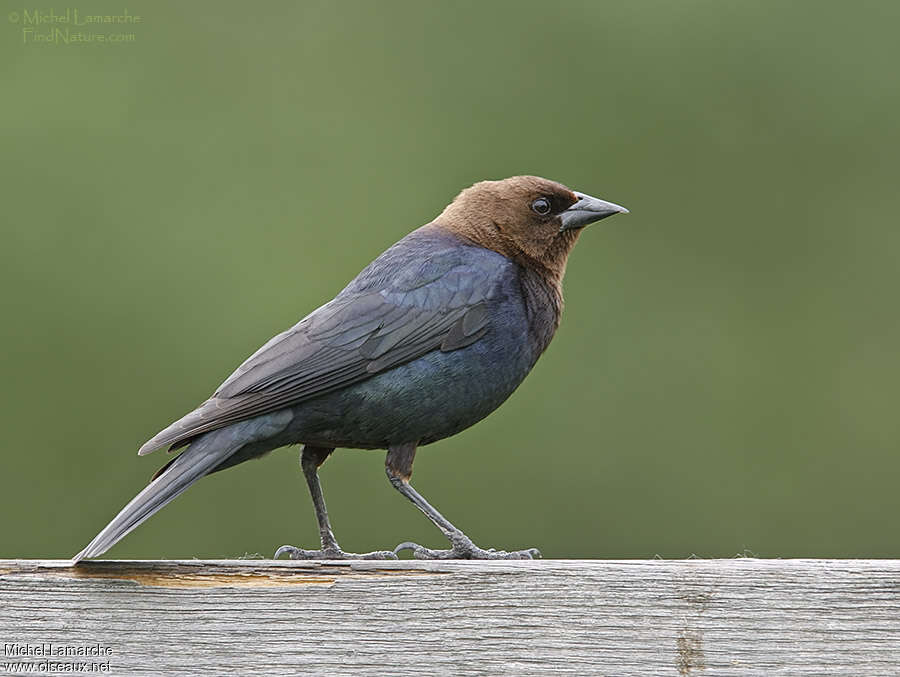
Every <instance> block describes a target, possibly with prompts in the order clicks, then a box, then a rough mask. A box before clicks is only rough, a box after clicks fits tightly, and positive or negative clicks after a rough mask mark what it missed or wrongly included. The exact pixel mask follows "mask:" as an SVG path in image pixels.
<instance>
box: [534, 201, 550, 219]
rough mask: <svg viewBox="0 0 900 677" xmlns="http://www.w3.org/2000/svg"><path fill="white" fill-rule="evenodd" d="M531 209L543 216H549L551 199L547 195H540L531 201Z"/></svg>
mask: <svg viewBox="0 0 900 677" xmlns="http://www.w3.org/2000/svg"><path fill="white" fill-rule="evenodd" d="M531 211H533V212H534V213H535V214H540V215H541V216H547V214H549V213H550V200H548V199H547V198H545V197H539V198H538V199H537V200H535V201H534V202H532V203H531Z"/></svg>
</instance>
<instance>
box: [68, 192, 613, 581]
mask: <svg viewBox="0 0 900 677" xmlns="http://www.w3.org/2000/svg"><path fill="white" fill-rule="evenodd" d="M627 213H628V210H627V209H626V208H625V207H622V206H620V205H617V204H615V203H612V202H607V201H605V200H601V199H599V198H595V197H591V196H590V195H587V194H585V193H581V192H578V191H575V190H571V189H569V188H568V187H566V186H565V185H563V184H561V183H558V182H556V181H552V180H549V179H545V178H541V177H538V176H514V177H511V178H507V179H502V180H489V181H480V182H478V183H475V184H474V185H472V186H470V187H468V188H466V189H464V190H462V191H461V192H460V193H459V194H458V195H457V196H456V197H455V198H454V199H453V201H452V202H451V203H450V204H449V205H448V206H447V207H446V208H445V209H444V210H443V211H442V212H441V213H440V214H439V215H438V216H437V217H436V218H435V219H434V220H433V221H431V222H430V223H428V224H426V225H424V226H422V227H420V228H418V229H416V230H414V231H412V232H411V233H409V234H408V235H407V236H405V237H404V238H402V239H401V240H400V241H398V242H397V243H396V244H394V245H393V246H391V247H390V248H388V249H387V250H386V251H385V252H384V253H382V254H381V255H380V256H378V257H377V258H376V259H375V260H373V261H372V262H371V263H370V264H369V265H368V266H366V267H365V268H364V269H363V270H362V271H361V272H360V273H359V275H357V276H356V277H355V278H354V279H353V280H352V281H351V282H350V283H349V284H348V285H347V286H346V287H345V288H344V289H343V290H342V291H341V292H340V293H338V294H337V296H335V297H334V298H333V299H332V300H331V301H329V302H327V303H325V304H324V305H322V306H320V307H319V308H317V309H316V310H314V311H312V312H311V313H309V314H308V315H307V316H306V317H304V318H303V319H301V320H300V321H299V322H298V323H297V324H295V325H294V326H293V327H291V328H290V329H288V330H286V331H284V332H282V333H280V334H277V335H276V336H274V337H273V338H271V339H270V340H269V341H268V342H266V343H265V344H264V345H263V346H262V347H261V348H260V349H259V350H257V351H256V352H255V353H253V354H252V355H251V356H250V357H249V358H247V359H246V360H245V361H244V362H243V363H242V364H241V365H240V366H239V367H238V368H237V369H236V370H235V371H234V372H233V373H232V374H231V375H230V376H229V377H228V378H227V379H225V381H224V382H223V383H222V384H221V385H220V386H219V387H218V388H217V389H216V391H215V392H214V393H213V395H212V396H211V397H210V398H209V399H207V400H206V401H205V402H203V403H202V404H200V406H198V407H197V408H196V409H194V410H193V411H191V412H189V413H188V414H186V415H185V416H183V417H182V418H180V419H178V420H177V421H175V422H174V423H172V424H171V425H169V426H168V427H166V428H165V429H163V430H162V431H160V432H159V433H158V434H156V435H155V436H154V437H152V438H151V439H150V440H148V441H147V442H146V443H144V444H143V446H141V447H140V450H139V451H138V454H139V455H145V454H148V453H150V452H153V451H155V450H157V449H160V448H163V447H168V448H169V451H170V452H171V451H178V450H181V453H180V454H178V455H177V456H175V457H174V458H173V459H172V460H170V461H169V462H168V463H166V464H165V465H164V466H163V467H162V468H160V470H159V471H158V472H157V473H156V474H155V475H154V476H153V478H152V479H151V481H150V483H149V484H148V485H147V486H146V487H145V488H144V489H143V490H142V491H141V492H140V493H139V494H138V495H137V496H135V497H134V498H133V499H132V500H131V501H130V502H129V503H128V504H127V505H126V506H125V507H124V508H122V510H121V511H120V512H119V513H118V514H117V515H116V516H115V517H114V518H113V519H112V521H111V522H110V523H109V524H108V525H107V526H106V527H105V528H104V529H103V530H102V531H100V533H99V534H97V536H96V537H95V538H94V539H93V540H92V541H91V542H90V543H89V544H88V545H87V546H86V547H85V548H84V549H83V550H82V551H81V552H79V553H78V554H77V555H75V556H74V557H73V558H72V563H73V564H77V563H78V562H80V561H81V560H83V559H87V558H92V557H97V556H99V555H102V554H103V553H105V552H106V551H107V550H109V549H110V548H111V547H112V546H113V545H114V544H116V543H117V542H118V541H119V540H121V539H122V538H123V537H124V536H125V535H127V534H128V533H130V532H131V531H132V530H133V529H135V528H136V527H137V526H138V525H140V524H141V523H143V522H144V521H145V520H147V519H148V518H149V517H151V516H152V515H153V514H155V513H156V512H157V511H158V510H160V509H161V508H162V507H164V506H165V505H167V504H168V503H169V502H170V501H172V500H173V499H175V498H176V497H177V496H179V495H180V494H181V493H182V492H184V491H185V490H186V489H188V487H190V486H191V485H192V484H194V482H196V481H197V480H199V479H200V478H202V477H204V476H206V475H209V474H211V473H215V472H218V471H220V470H224V469H226V468H230V467H232V466H234V465H237V464H239V463H243V462H244V461H247V460H250V459H254V458H259V457H261V456H264V455H265V454H267V453H268V452H270V451H272V450H274V449H277V448H279V447H283V446H289V445H294V444H299V445H302V446H301V451H300V466H301V470H302V473H303V475H304V478H305V480H306V484H307V486H308V489H309V493H310V496H311V498H312V503H313V508H314V510H315V515H316V520H317V522H318V527H319V537H320V547H319V548H318V549H310V550H307V549H303V548H300V547H296V546H293V545H284V546H281V547H280V548H278V549H277V551H276V552H275V555H274V558H276V559H277V558H279V557H281V556H283V555H288V556H289V557H290V558H291V559H323V560H324V559H328V560H331V559H396V558H397V557H398V555H399V554H400V553H402V552H404V551H409V552H410V553H411V554H412V556H413V557H416V558H419V559H531V558H534V557H539V556H540V551H539V550H538V549H537V548H525V549H522V550H513V551H505V550H495V549H493V548H487V549H485V548H481V547H479V546H477V545H476V544H475V543H474V542H473V541H472V539H470V538H469V537H468V536H466V535H465V533H464V532H463V531H461V530H460V529H458V528H457V527H456V526H454V525H453V524H452V523H451V522H450V521H449V520H448V519H446V518H445V517H444V516H443V515H442V514H441V513H440V512H438V510H437V509H436V508H434V507H433V506H432V505H431V504H430V503H429V502H428V501H427V500H426V499H425V498H424V497H423V496H422V495H421V494H419V493H418V492H417V491H416V490H415V489H414V488H413V486H412V484H411V483H410V478H411V477H412V467H413V460H414V458H415V454H416V450H417V448H418V447H421V446H424V445H427V444H430V443H432V442H435V441H437V440H441V439H444V438H447V437H450V436H452V435H455V434H456V433H459V432H460V431H462V430H464V429H466V428H468V427H470V426H472V425H474V424H475V423H477V422H478V421H480V420H482V419H483V418H485V417H486V416H487V415H488V414H490V413H491V412H493V411H494V410H495V409H496V408H497V407H499V406H500V405H501V404H502V403H503V402H504V401H505V400H506V399H507V398H508V397H509V396H510V395H511V394H512V393H513V391H514V390H515V389H516V388H517V387H518V386H519V384H520V383H522V381H523V379H524V378H525V376H526V375H527V374H528V373H529V372H530V371H531V369H532V367H533V366H534V365H535V363H536V362H537V360H538V358H539V357H540V356H541V354H542V353H543V352H544V351H545V350H546V348H547V346H548V345H549V343H550V341H551V339H552V338H553V336H554V334H555V333H556V330H557V328H558V327H559V323H560V314H561V312H562V308H563V296H562V280H563V275H564V273H565V269H566V262H567V259H568V256H569V253H570V252H571V251H572V248H573V247H574V245H575V243H576V241H577V240H578V238H579V235H580V234H581V233H582V230H583V229H584V227H585V226H587V225H588V224H591V223H594V222H596V221H599V220H601V219H604V218H607V217H609V216H613V215H614V214H627ZM336 448H353V449H380V450H386V451H387V454H386V457H385V472H386V474H387V477H388V479H389V480H390V483H391V484H392V485H393V487H394V488H395V489H397V491H399V492H400V493H401V494H402V495H403V496H405V497H406V498H407V499H409V501H411V502H412V503H413V505H415V506H416V507H417V508H418V509H419V510H421V511H422V512H423V513H424V514H425V516H426V517H427V518H428V519H429V520H431V522H432V523H433V524H434V525H435V526H436V527H437V528H438V529H439V530H440V531H441V532H442V533H443V535H444V536H445V537H446V539H447V541H448V542H449V546H450V547H449V548H447V549H431V548H427V547H425V546H422V545H420V544H418V543H413V542H410V541H404V542H402V543H400V544H399V545H398V546H396V547H395V548H394V549H393V550H378V551H373V552H367V553H353V552H345V551H344V550H342V549H341V547H340V545H339V544H338V541H337V539H336V538H335V536H334V532H333V530H332V528H331V523H330V521H329V518H328V511H327V509H326V505H325V499H324V496H323V493H322V487H321V483H320V480H319V467H320V466H321V465H322V464H323V463H324V462H325V460H326V459H327V458H328V457H329V456H330V455H331V454H332V452H333V451H334V450H335V449H336Z"/></svg>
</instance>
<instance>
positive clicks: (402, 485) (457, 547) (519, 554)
mask: <svg viewBox="0 0 900 677" xmlns="http://www.w3.org/2000/svg"><path fill="white" fill-rule="evenodd" d="M415 456H416V445H415V444H402V445H397V446H392V447H390V448H389V449H388V454H387V459H386V460H385V472H386V473H387V476H388V479H389V480H390V481H391V484H393V485H394V488H395V489H396V490H397V491H399V492H400V493H401V494H403V495H404V496H406V498H408V499H409V500H410V501H412V503H413V505H415V506H416V507H417V508H418V509H419V510H421V511H422V512H423V513H425V516H426V517H427V518H428V519H430V520H431V521H432V522H433V523H434V525H435V526H436V527H437V528H438V529H440V530H441V532H442V533H443V534H444V536H446V537H447V540H449V541H450V545H451V546H452V547H451V548H450V550H430V549H429V548H425V547H423V546H421V545H419V544H418V543H411V542H409V541H407V542H405V543H401V544H400V545H398V546H397V547H396V548H394V552H395V553H399V552H402V551H403V550H411V551H412V553H413V556H414V557H416V558H417V559H534V558H536V557H540V556H541V553H540V551H539V550H538V549H537V548H528V549H527V550H514V551H512V552H506V551H505V550H494V549H493V548H491V549H490V550H483V549H482V548H479V547H478V546H477V545H475V544H474V543H473V542H472V539H470V538H469V537H468V536H466V535H465V534H464V533H463V532H462V531H460V530H459V529H457V528H456V527H455V526H453V525H452V524H451V523H450V521H449V520H448V519H447V518H446V517H444V516H443V515H442V514H441V513H439V512H438V511H437V509H435V507H434V506H432V505H431V504H430V503H429V502H428V501H426V500H425V498H424V497H423V496H422V495H421V494H420V493H419V492H418V491H416V490H415V489H413V488H412V485H411V484H410V483H409V478H410V477H411V476H412V465H413V459H414V458H415Z"/></svg>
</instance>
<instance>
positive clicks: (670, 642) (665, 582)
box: [0, 559, 900, 677]
mask: <svg viewBox="0 0 900 677" xmlns="http://www.w3.org/2000/svg"><path fill="white" fill-rule="evenodd" d="M84 564H85V565H84V566H79V567H78V568H77V569H73V568H72V567H69V566H68V563H67V562H65V561H26V560H0V639H2V642H3V643H4V652H5V654H6V655H5V656H3V657H0V672H3V674H8V673H10V672H11V671H12V670H13V669H15V668H14V666H7V665H4V663H16V662H18V663H29V664H34V665H38V664H40V663H41V662H42V661H45V660H47V659H48V657H47V656H42V655H35V651H37V650H38V647H43V650H45V651H46V650H49V651H57V652H58V651H60V650H61V649H64V648H68V651H69V653H73V652H78V651H79V649H80V650H81V652H84V651H86V649H85V647H87V648H88V649H89V650H90V651H93V652H94V653H95V654H99V655H93V656H90V655H89V656H80V655H74V656H72V655H69V656H59V655H54V656H52V657H50V660H53V661H55V662H56V663H58V664H62V663H67V664H74V663H76V662H79V661H85V662H88V663H95V664H97V665H98V666H100V665H108V668H109V672H111V673H112V674H122V675H180V674H193V675H197V674H213V675H220V674H223V675H227V674H255V675H297V674H326V673H327V674H329V675H390V674H401V673H411V674H448V675H450V674H452V675H500V674H515V675H550V674H553V675H556V674H572V675H585V674H592V675H593V674H596V675H610V676H615V677H621V676H626V675H640V676H642V677H644V676H647V675H681V676H684V675H701V674H702V675H853V676H864V675H873V676H874V675H878V676H879V677H880V676H882V675H900V561H895V560H758V559H735V560H686V561H661V560H660V561H655V560H654V561H575V560H572V561H569V560H563V561H553V560H543V561H536V562H528V561H510V562H417V561H400V562H353V563H346V562H326V563H313V562H289V561H278V562H273V561H267V560H249V561H242V560H229V561H200V560H197V561H171V562H170V561H106V562H87V563H84ZM16 649H18V650H19V651H23V650H24V651H29V650H31V652H32V653H31V654H27V655H19V656H15V655H10V654H11V653H15V651H16ZM63 669H65V668H63ZM69 669H71V668H69ZM94 669H95V671H96V670H98V668H94ZM58 671H59V670H58V669H57V672H58ZM33 674H40V673H33Z"/></svg>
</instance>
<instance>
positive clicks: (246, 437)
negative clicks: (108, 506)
mask: <svg viewBox="0 0 900 677" xmlns="http://www.w3.org/2000/svg"><path fill="white" fill-rule="evenodd" d="M290 419H291V414H290V412H289V411H282V412H276V413H274V414H269V415H267V416H260V417H258V418H256V419H252V420H250V421H244V422H242V423H238V424H234V425H231V426H229V427H227V428H222V429H219V430H214V431H212V432H209V433H206V434H204V435H202V436H201V437H199V438H198V439H197V440H195V441H194V442H192V443H191V445H190V446H189V447H188V448H187V449H185V450H184V451H183V452H181V454H180V455H179V456H178V457H177V458H175V459H174V460H173V461H171V462H170V463H169V464H167V465H166V466H165V467H164V468H162V471H161V473H160V474H159V475H158V476H156V477H154V479H153V480H152V481H151V482H150V484H148V485H147V486H146V487H145V488H144V490H143V491H141V493H139V494H138V495H137V496H135V497H134V498H133V499H131V501H130V502H129V503H128V505H126V506H125V507H124V508H122V510H121V511H120V512H119V514H118V515H116V516H115V517H114V518H113V520H112V522H110V523H109V524H107V525H106V527H104V528H103V531H101V532H100V533H99V534H97V535H96V536H95V537H94V540H92V541H91V542H90V543H88V545H87V546H86V547H85V548H84V550H82V551H81V552H79V553H78V554H77V555H75V556H74V557H73V558H72V563H73V564H75V563H77V562H79V561H81V560H83V559H87V558H89V557H97V556H98V555H102V554H103V553H104V552H106V551H107V550H109V549H110V548H111V547H112V546H113V545H115V544H116V543H118V542H119V541H120V540H121V539H122V538H124V537H125V536H126V535H127V534H129V533H130V532H131V531H133V530H134V529H135V528H137V527H138V526H139V525H140V524H142V523H143V522H144V521H146V520H147V519H148V518H149V517H151V516H152V515H153V514H155V513H156V512H157V511H158V510H160V509H161V508H163V507H164V506H165V505H167V504H168V503H169V502H171V501H172V500H174V499H175V498H176V497H178V496H179V495H180V494H181V493H182V492H184V491H185V490H186V489H187V488H188V487H190V486H191V485H192V484H193V483H194V482H196V481H197V480H199V479H200V478H201V477H203V476H204V475H208V474H209V473H210V472H212V471H213V470H215V469H216V467H217V466H219V465H221V464H222V462H224V461H225V460H226V459H227V458H228V457H230V456H231V455H232V454H234V453H235V452H236V451H238V450H239V449H240V448H241V447H243V446H244V445H245V444H248V443H251V442H255V441H258V440H260V439H265V438H266V437H269V436H271V435H273V434H275V433H276V432H280V431H281V430H282V429H283V428H284V426H285V425H286V424H287V422H289V421H290Z"/></svg>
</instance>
